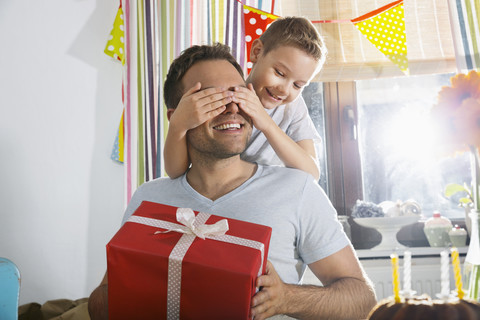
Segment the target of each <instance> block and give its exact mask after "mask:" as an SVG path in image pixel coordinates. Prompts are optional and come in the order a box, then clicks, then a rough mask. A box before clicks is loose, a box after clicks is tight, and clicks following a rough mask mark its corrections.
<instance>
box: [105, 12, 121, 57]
mask: <svg viewBox="0 0 480 320" xmlns="http://www.w3.org/2000/svg"><path fill="white" fill-rule="evenodd" d="M124 40H125V32H124V25H123V10H122V5H120V7H119V8H118V11H117V16H116V17H115V21H114V22H113V29H112V31H111V32H110V36H109V37H108V41H107V45H106V46H105V53H106V54H107V55H109V56H110V57H112V58H114V59H117V60H119V61H121V62H122V64H124V63H125V55H124V53H125V47H124Z"/></svg>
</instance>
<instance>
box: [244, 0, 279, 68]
mask: <svg viewBox="0 0 480 320" xmlns="http://www.w3.org/2000/svg"><path fill="white" fill-rule="evenodd" d="M243 14H244V21H245V42H246V44H247V57H248V58H247V74H248V73H250V70H251V69H252V62H251V61H250V49H251V47H252V43H253V41H254V40H255V39H258V38H259V37H260V36H261V35H262V33H263V32H265V30H267V28H268V26H269V25H270V24H271V23H272V22H273V21H274V20H275V19H277V18H278V16H276V15H274V14H270V13H267V12H264V11H261V10H258V9H255V8H252V7H249V6H246V5H244V6H243Z"/></svg>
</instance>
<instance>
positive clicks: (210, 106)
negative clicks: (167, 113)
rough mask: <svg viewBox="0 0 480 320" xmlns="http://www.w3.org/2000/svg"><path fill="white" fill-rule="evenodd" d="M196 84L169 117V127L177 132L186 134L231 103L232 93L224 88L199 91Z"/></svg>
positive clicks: (198, 84)
mask: <svg viewBox="0 0 480 320" xmlns="http://www.w3.org/2000/svg"><path fill="white" fill-rule="evenodd" d="M200 88H201V83H200V82H197V83H196V84H195V85H194V86H193V87H192V88H190V89H189V90H188V91H187V92H185V94H184V95H183V96H182V99H181V100H180V102H179V103H178V106H177V108H176V109H175V112H173V114H172V116H171V117H170V125H172V124H173V125H175V126H176V127H177V130H182V131H184V132H187V131H188V130H190V129H193V128H196V127H198V126H199V125H201V124H202V123H204V122H205V121H207V120H209V119H211V118H214V117H216V116H217V115H219V114H221V113H222V112H223V111H225V109H226V105H227V104H229V103H230V102H232V96H233V92H232V91H229V90H227V89H224V88H208V89H204V90H200Z"/></svg>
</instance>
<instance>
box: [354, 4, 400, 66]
mask: <svg viewBox="0 0 480 320" xmlns="http://www.w3.org/2000/svg"><path fill="white" fill-rule="evenodd" d="M352 23H353V24H354V25H355V27H357V29H358V30H359V31H360V32H361V33H362V34H363V35H364V36H365V37H367V39H368V40H369V41H370V42H371V43H372V44H373V45H374V46H375V47H376V48H377V49H378V50H380V52H382V53H383V54H384V55H385V56H386V57H387V58H388V59H390V61H392V62H393V63H395V64H396V65H397V66H398V67H399V68H400V70H402V71H403V72H404V73H405V74H408V58H407V35H406V33H405V16H404V10H403V0H400V1H395V2H392V3H390V4H388V5H386V6H384V7H382V8H380V9H377V10H375V11H372V12H370V13H368V14H366V15H363V16H361V17H358V18H356V19H353V20H352Z"/></svg>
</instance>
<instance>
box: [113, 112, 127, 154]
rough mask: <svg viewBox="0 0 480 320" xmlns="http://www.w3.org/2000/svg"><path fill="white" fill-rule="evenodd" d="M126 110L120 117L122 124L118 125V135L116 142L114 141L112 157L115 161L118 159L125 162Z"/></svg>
mask: <svg viewBox="0 0 480 320" xmlns="http://www.w3.org/2000/svg"><path fill="white" fill-rule="evenodd" d="M124 113H125V111H124V112H122V117H121V118H120V124H119V126H118V131H117V136H116V137H115V142H114V143H113V150H112V155H111V156H110V158H111V159H112V160H114V161H118V162H120V163H123V150H124V149H123V143H124V135H123V129H124V128H123V126H124V123H123V115H124Z"/></svg>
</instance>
